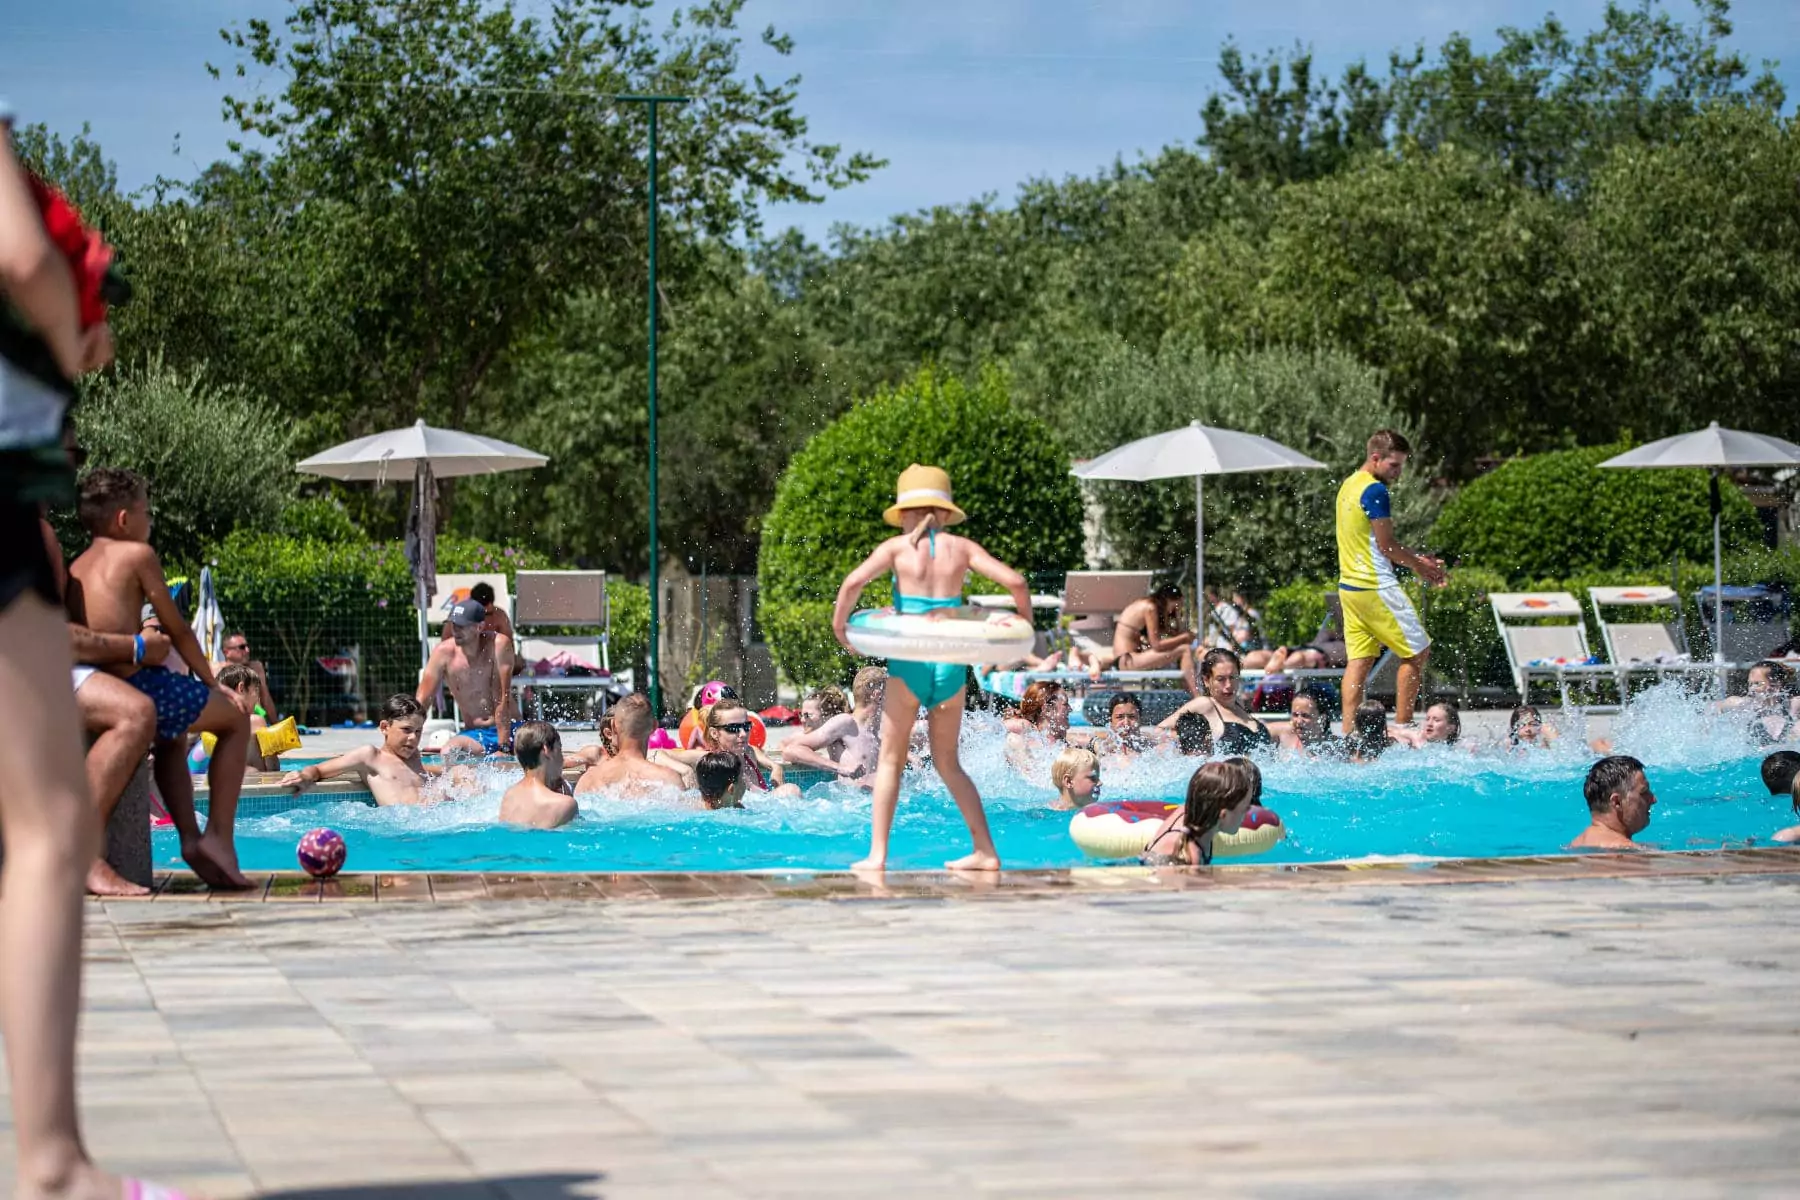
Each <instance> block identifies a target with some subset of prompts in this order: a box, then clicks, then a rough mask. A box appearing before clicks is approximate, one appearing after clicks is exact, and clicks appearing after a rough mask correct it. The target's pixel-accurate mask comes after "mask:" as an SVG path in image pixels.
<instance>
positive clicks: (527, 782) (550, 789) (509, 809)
mask: <svg viewBox="0 0 1800 1200" xmlns="http://www.w3.org/2000/svg"><path fill="white" fill-rule="evenodd" d="M513 753H514V754H516V755H518V758H519V765H520V766H521V767H523V768H525V778H523V779H521V780H519V782H517V783H515V784H513V785H512V786H511V787H509V788H507V789H506V794H505V795H504V796H502V797H500V823H501V824H502V825H522V826H524V827H526V828H528V829H557V828H560V827H561V826H564V825H567V824H568V823H569V822H570V821H573V820H574V819H575V817H576V815H577V814H578V813H579V812H580V811H581V810H580V807H579V806H578V805H577V804H576V803H575V797H574V796H572V795H570V794H569V785H568V783H567V782H566V781H565V780H564V779H563V753H562V735H561V734H559V733H557V732H556V726H554V725H552V724H550V722H548V721H527V722H525V724H523V725H521V726H519V729H518V732H517V733H516V734H514V736H513Z"/></svg>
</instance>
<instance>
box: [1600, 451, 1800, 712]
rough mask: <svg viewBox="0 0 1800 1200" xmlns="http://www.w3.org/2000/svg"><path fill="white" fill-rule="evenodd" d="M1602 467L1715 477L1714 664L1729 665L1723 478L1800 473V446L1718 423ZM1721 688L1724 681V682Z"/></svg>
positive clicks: (1609, 460) (1616, 457)
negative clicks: (1783, 470)
mask: <svg viewBox="0 0 1800 1200" xmlns="http://www.w3.org/2000/svg"><path fill="white" fill-rule="evenodd" d="M1600 465H1601V466H1603V467H1640V468H1643V467H1702V468H1705V469H1706V470H1709V471H1711V472H1712V519H1713V661H1714V662H1716V663H1723V662H1724V661H1725V598H1724V588H1725V554H1724V547H1723V546H1722V545H1721V542H1720V524H1721V517H1722V515H1723V513H1724V504H1723V503H1722V502H1721V501H1720V497H1719V472H1720V471H1724V470H1727V469H1729V468H1732V467H1800V446H1796V445H1795V444H1794V443H1793V442H1788V441H1783V440H1782V439H1781V438H1778V437H1770V436H1769V435H1767V434H1764V433H1748V432H1746V431H1744V430H1742V429H1722V428H1720V426H1719V423H1718V422H1717V421H1714V422H1713V423H1712V424H1710V425H1708V426H1707V427H1706V428H1705V429H1696V430H1694V431H1693V432H1692V433H1682V434H1677V435H1676V436H1674V437H1666V438H1663V439H1662V440H1661V441H1660V442H1651V443H1650V444H1649V445H1648V446H1639V447H1638V448H1637V449H1636V450H1627V451H1626V452H1625V453H1623V454H1619V455H1615V456H1614V457H1612V458H1609V459H1607V460H1606V461H1605V462H1603V463H1601V464H1600ZM1721 682H1723V680H1722V679H1721Z"/></svg>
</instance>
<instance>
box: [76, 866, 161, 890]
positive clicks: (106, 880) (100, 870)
mask: <svg viewBox="0 0 1800 1200" xmlns="http://www.w3.org/2000/svg"><path fill="white" fill-rule="evenodd" d="M87 890H88V895H90V896H148V895H149V894H150V889H149V888H147V887H142V886H140V885H138V884H135V883H133V882H131V880H129V879H127V878H125V877H124V876H123V875H121V874H119V873H118V872H117V871H115V870H113V867H112V864H111V863H109V862H107V861H106V860H105V859H104V858H97V859H95V860H94V865H93V866H91V867H89V868H88V873H87Z"/></svg>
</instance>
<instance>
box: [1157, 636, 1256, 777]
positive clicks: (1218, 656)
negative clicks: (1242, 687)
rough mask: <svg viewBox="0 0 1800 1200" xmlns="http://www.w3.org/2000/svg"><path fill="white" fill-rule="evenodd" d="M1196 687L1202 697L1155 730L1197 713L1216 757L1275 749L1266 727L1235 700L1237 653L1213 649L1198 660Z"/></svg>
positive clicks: (1188, 704)
mask: <svg viewBox="0 0 1800 1200" xmlns="http://www.w3.org/2000/svg"><path fill="white" fill-rule="evenodd" d="M1199 670H1200V686H1201V688H1202V689H1203V692H1204V694H1202V695H1199V696H1196V697H1194V698H1193V699H1192V700H1189V701H1188V702H1187V703H1186V704H1184V705H1182V706H1181V707H1180V708H1178V709H1176V710H1175V712H1174V713H1173V714H1172V715H1170V716H1169V717H1168V718H1166V719H1165V720H1164V721H1163V722H1162V723H1161V724H1160V725H1159V726H1158V728H1160V729H1173V728H1175V722H1177V721H1178V720H1180V719H1181V716H1182V714H1183V713H1198V714H1200V715H1201V716H1202V717H1204V718H1206V723H1207V725H1208V726H1209V727H1211V729H1212V735H1213V745H1214V746H1215V747H1216V748H1217V749H1218V752H1219V753H1220V754H1248V753H1250V752H1251V751H1254V750H1259V749H1266V748H1269V747H1272V746H1274V745H1275V735H1274V734H1272V733H1270V732H1269V727H1268V726H1267V725H1264V724H1263V723H1262V722H1261V721H1259V720H1257V719H1256V718H1255V717H1253V716H1251V715H1250V713H1249V710H1247V709H1246V708H1245V707H1244V705H1243V703H1242V702H1241V701H1240V700H1239V699H1238V680H1239V679H1240V678H1241V677H1242V676H1241V670H1242V660H1241V659H1239V658H1238V656H1237V652H1236V651H1234V650H1227V649H1225V648H1224V647H1222V646H1221V647H1215V648H1214V649H1212V650H1208V651H1207V652H1206V655H1205V657H1203V658H1202V659H1201V660H1200V668H1199Z"/></svg>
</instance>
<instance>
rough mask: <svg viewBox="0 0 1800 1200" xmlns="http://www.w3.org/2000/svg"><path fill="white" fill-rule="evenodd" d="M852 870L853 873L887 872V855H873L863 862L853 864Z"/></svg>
mask: <svg viewBox="0 0 1800 1200" xmlns="http://www.w3.org/2000/svg"><path fill="white" fill-rule="evenodd" d="M850 869H851V870H852V871H885V870H887V855H885V854H883V855H879V856H877V855H874V854H871V855H869V857H867V858H865V859H863V860H862V861H861V862H853V863H851V864H850Z"/></svg>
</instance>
